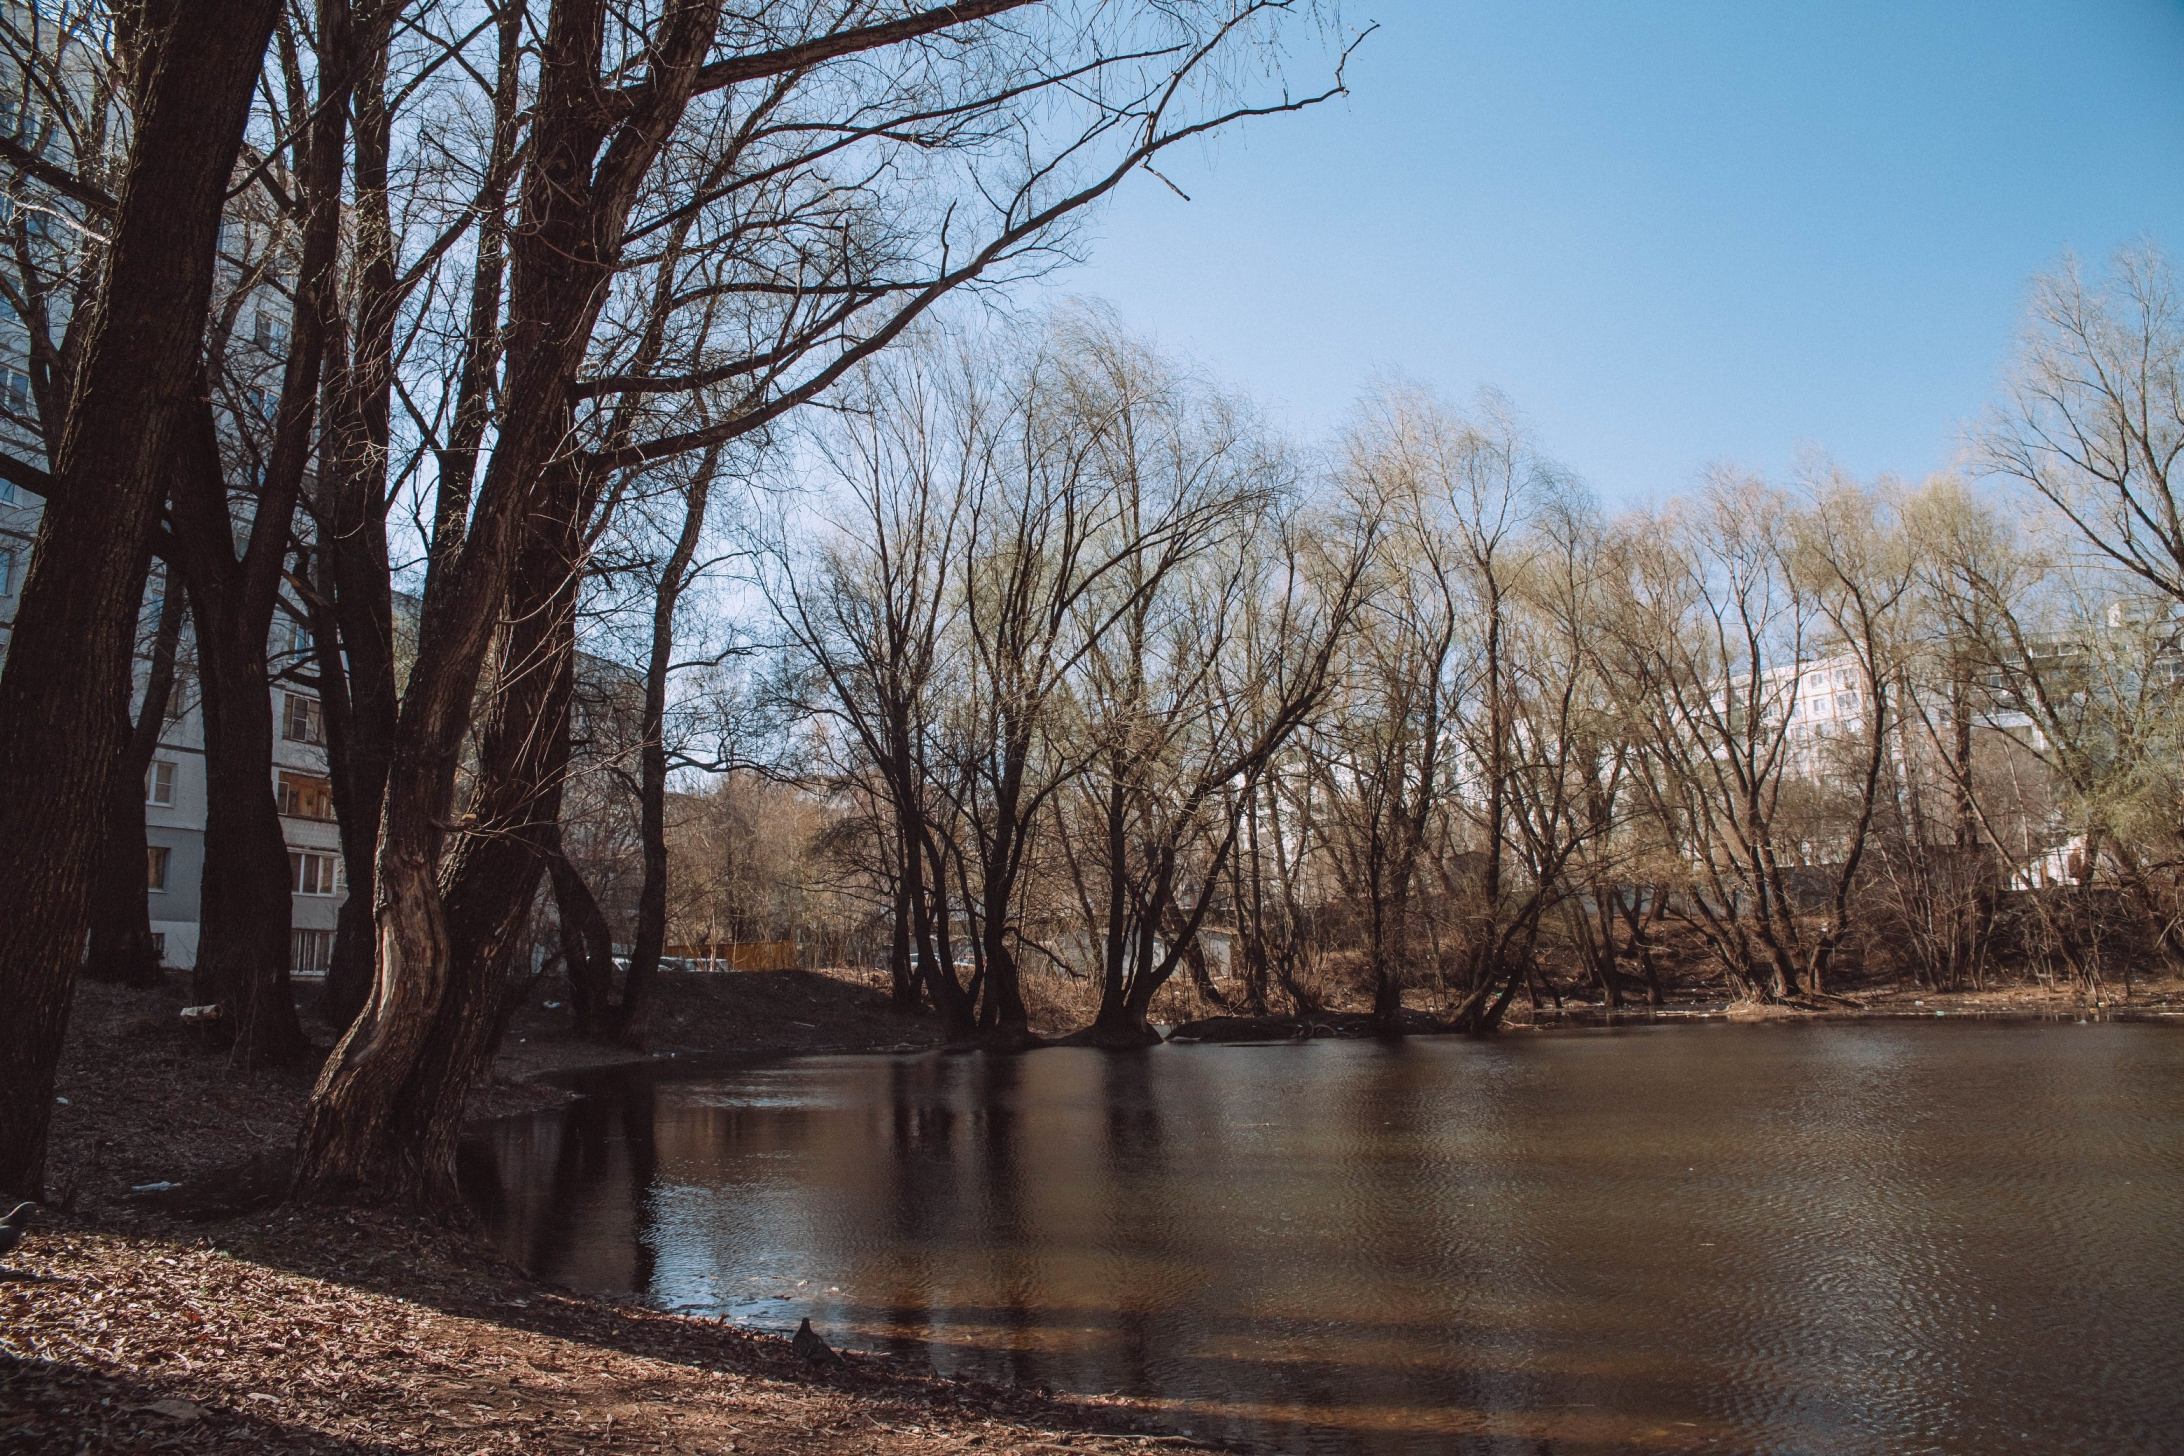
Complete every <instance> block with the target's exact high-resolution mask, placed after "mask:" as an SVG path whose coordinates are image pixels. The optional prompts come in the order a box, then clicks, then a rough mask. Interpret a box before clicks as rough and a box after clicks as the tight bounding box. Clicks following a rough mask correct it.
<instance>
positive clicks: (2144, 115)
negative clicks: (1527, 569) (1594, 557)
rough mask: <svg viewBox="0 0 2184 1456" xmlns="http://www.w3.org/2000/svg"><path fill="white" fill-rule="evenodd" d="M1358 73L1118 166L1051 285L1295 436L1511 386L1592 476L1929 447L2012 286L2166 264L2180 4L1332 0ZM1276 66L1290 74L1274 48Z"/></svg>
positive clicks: (1652, 478) (1608, 491)
mask: <svg viewBox="0 0 2184 1456" xmlns="http://www.w3.org/2000/svg"><path fill="white" fill-rule="evenodd" d="M1344 3H1345V15H1344V18H1345V20H1346V22H1348V23H1349V24H1350V25H1352V26H1353V27H1354V26H1357V25H1359V24H1362V23H1363V22H1367V21H1373V20H1377V21H1379V22H1380V30H1379V32H1378V33H1377V34H1375V35H1374V36H1372V37H1371V39H1369V40H1368V41H1367V42H1366V43H1365V46H1364V48H1363V50H1361V51H1360V53H1359V54H1358V56H1357V58H1356V60H1355V61H1354V62H1353V64H1352V68H1351V75H1350V80H1351V89H1352V92H1353V94H1352V96H1351V97H1350V99H1349V100H1347V101H1338V102H1336V103H1333V104H1332V105H1330V106H1328V107H1325V108H1323V109H1321V110H1319V111H1317V112H1310V113H1307V114H1305V115H1303V116H1301V117H1294V118H1281V119H1275V120H1271V121H1265V122H1260V123H1257V124H1255V125H1254V126H1253V127H1252V128H1251V130H1250V133H1249V135H1247V136H1241V137H1235V138H1230V139H1226V140H1223V141H1222V142H1220V143H1219V144H1218V145H1216V146H1214V147H1212V148H1210V149H1207V150H1203V151H1200V152H1195V153H1192V154H1190V155H1186V156H1180V157H1178V158H1176V159H1174V161H1173V162H1172V164H1165V165H1164V166H1163V170H1164V171H1166V172H1167V173H1169V175H1171V176H1173V177H1174V178H1175V180H1176V181H1177V182H1178V184H1179V185H1181V186H1182V187H1183V188H1184V190H1185V191H1187V192H1189V193H1190V194H1191V196H1192V198H1193V199H1194V200H1192V201H1190V202H1184V201H1182V200H1180V199H1179V198H1177V197H1175V196H1174V195H1173V194H1172V193H1170V192H1168V191H1166V190H1165V189H1163V188H1162V187H1160V186H1159V184H1158V183H1156V182H1154V181H1153V180H1152V179H1151V178H1145V177H1139V178H1135V179H1133V180H1132V185H1131V186H1130V187H1129V188H1128V189H1127V191H1126V193H1125V195H1124V196H1122V197H1121V198H1120V199H1118V200H1117V202H1116V203H1115V204H1114V205H1113V206H1112V207H1111V209H1110V210H1109V211H1108V212H1107V213H1106V214H1105V215H1104V216H1103V217H1102V218H1101V219H1100V221H1099V223H1098V225H1097V229H1096V235H1095V238H1094V241H1093V245H1092V248H1093V251H1092V257H1091V261H1090V262H1089V263H1088V264H1087V265H1086V266H1084V267H1081V268H1076V269H1072V270H1070V271H1069V272H1068V273H1066V274H1065V275H1064V276H1063V277H1061V278H1059V279H1057V280H1056V282H1055V285H1054V286H1056V287H1058V288H1060V289H1063V290H1065V291H1067V292H1072V293H1085V294H1093V295H1097V296H1101V297H1104V298H1107V299H1109V300H1111V301H1112V302H1113V303H1114V304H1115V305H1116V306H1117V308H1118V309H1119V310H1120V312H1121V313H1122V315H1123V317H1124V318H1125V320H1127V321H1128V322H1129V323H1130V324H1132V325H1133V326H1134V327H1136V328H1138V329H1140V330H1142V331H1144V332H1146V333H1148V334H1149V335H1151V336H1152V337H1153V338H1155V339H1156V340H1158V341H1159V342H1160V343H1162V344H1163V345H1165V346H1167V347H1169V348H1172V349H1174V350H1176V351H1178V352H1180V353H1182V354H1183V355H1185V356H1186V357H1189V358H1192V359H1195V360H1197V361H1198V362H1199V363H1200V364H1202V365H1203V366H1205V368H1206V369H1207V370H1208V371H1209V372H1210V373H1212V374H1213V375H1215V376H1216V377H1219V378H1222V379H1224V380H1226V381H1228V382H1230V383H1233V384H1235V385H1239V386H1241V387H1243V388H1244V389H1246V390H1247V391H1249V392H1250V393H1251V394H1253V395H1254V396H1256V397H1257V398H1258V399H1260V400H1261V401H1262V402H1263V403H1264V404H1265V405H1266V406H1267V407H1268V408H1269V410H1270V412H1272V413H1273V414H1274V415H1275V417H1276V418H1277V419H1280V420H1283V421H1285V422H1286V423H1287V424H1288V425H1289V426H1291V427H1292V428H1293V429H1295V430H1297V431H1298V432H1300V433H1303V434H1307V435H1309V434H1313V433H1315V432H1319V431H1323V430H1327V429H1330V428H1332V427H1334V426H1335V425H1337V424H1339V423H1340V421H1341V420H1342V418H1343V416H1344V415H1345V413H1346V412H1347V410H1348V409H1349V407H1350V405H1351V403H1352V402H1353V401H1354V400H1355V398H1356V397H1357V395H1358V394H1359V392H1360V391H1361V390H1362V389H1363V388H1364V386H1365V385H1366V384H1367V382H1368V381H1370V380H1371V379H1372V378H1374V377H1375V376H1376V375H1377V374H1385V373H1390V372H1395V373H1400V374H1402V375H1405V376H1408V377H1410V378H1413V379H1416V380H1418V381H1420V382H1422V383H1425V384H1428V385H1431V386H1433V387H1434V388H1436V389H1439V390H1441V391H1442V392H1444V393H1446V394H1448V395H1450V396H1452V397H1456V398H1459V399H1460V398H1462V397H1464V396H1466V395H1468V394H1469V393H1470V392H1471V391H1473V390H1474V389H1476V388H1477V387H1479V386H1480V385H1493V386H1495V387H1498V388H1500V389H1501V390H1503V391H1504V392H1505V393H1507V394H1508V395H1509V396H1510V397H1511V398H1512V399H1513V400H1514V401H1515V403H1516V404H1517V406H1518V407H1519V408H1520V409H1521V410H1522V411H1523V412H1524V414H1525V415H1526V416H1527V418H1528V419H1529V420H1530V421H1531V423H1532V424H1533V426H1534V428H1535V429H1536V430H1537V432H1538V433H1539V435H1540V437H1541V442H1542V444H1543V445H1544V446H1545V447H1546V448H1547V450H1548V451H1549V453H1551V454H1552V455H1554V456H1555V457H1556V458H1558V459H1560V460H1561V461H1562V462H1563V463H1565V464H1566V465H1568V466H1570V467H1571V468H1573V469H1574V470H1576V471H1577V472H1578V473H1579V474H1580V475H1581V476H1582V477H1583V478H1584V479H1585V480H1586V481H1587V482H1588V483H1590V484H1591V486H1592V487H1593V489H1594V490H1595V491H1597V492H1598V493H1599V494H1600V495H1601V496H1602V497H1603V498H1604V499H1606V500H1607V501H1609V502H1611V503H1612V502H1618V501H1631V500H1637V499H1645V498H1657V497H1659V496H1663V495H1666V494H1669V493H1672V492H1675V491H1678V490H1681V489H1682V488H1684V487H1685V486H1686V485H1688V484H1689V483H1690V482H1691V481H1692V480H1693V479H1694V478H1695V477H1696V475H1697V473H1698V472H1699V471H1700V470H1701V469H1702V468H1703V467H1704V466H1705V465H1706V464H1707V463H1708V462H1710V461H1715V460H1724V461H1733V462H1736V463H1739V464H1742V465H1746V466H1750V467H1753V468H1756V469H1761V470H1765V471H1769V472H1772V473H1785V472H1787V471H1788V470H1789V469H1790V468H1791V467H1792V466H1793V464H1794V462H1795V461H1796V460H1797V458H1798V456H1799V453H1800V451H1801V450H1803V449H1805V448H1808V447H1813V446H1817V447H1819V448H1821V449H1823V450H1825V451H1827V452H1828V453H1829V454H1831V455H1832V456H1833V457H1834V458H1835V459H1837V460H1838V461H1839V462H1840V463H1842V464H1843V465H1844V466H1846V467H1847V468H1849V469H1851V470H1853V471H1855V472H1857V473H1858V474H1860V475H1868V476H1870V475H1874V474H1878V473H1880V472H1883V471H1892V472H1895V473H1898V474H1902V475H1907V476H1913V477H1916V476H1921V475H1924V474H1925V473H1927V472H1929V471H1931V470H1935V469H1938V468H1941V467H1943V466H1945V465H1947V464H1948V463H1949V462H1950V461H1951V459H1952V457H1953V456H1954V454H1955V452H1956V450H1957V446H1958V442H1959V440H1960V438H1961V435H1962V431H1963V427H1964V425H1965V424H1966V423H1967V422H1969V421H1971V420H1974V419H1975V418H1976V417H1977V416H1978V414H1979V413H1980V411H1981V410H1982V409H1983V408H1984V406H1985V404H1986V402H1987V400H1988V399H1989V398H1990V397H1991V395H1992V393H1993V391H1994V386H1995V384H1996V382H1997V380H1998V379H1999V377H2000V375H2001V372H2002V370H2003V368H2004V366H2005V364H2006V362H2007V359H2008V356H2009V351H2010V346H2011V341H2012V339H2013V336H2014V335H2015V333H2016V331H2017V329H2018V327H2019V324H2020V321H2021V319H2022V315H2023V308H2024V304H2025V298H2026V284H2027V282H2028V280H2029V279H2030V278H2031V276H2032V275H2033V274H2034V273H2036V272H2038V271H2041V270H2043V269H2045V268H2048V267H2050V266H2052V265H2053V264H2054V263H2055V262H2056V260H2057V259H2058V258H2060V257H2061V255H2062V254H2063V253H2064V251H2065V250H2066V249H2068V250H2074V251H2075V252H2076V253H2078V254H2079V256H2081V257H2082V258H2084V259H2086V260H2088V261H2089V262H2097V261H2101V260H2105V258H2106V257H2107V256H2108V255H2109V254H2110V253H2111V252H2112V251H2113V250H2114V249H2115V248H2116V247H2117V246H2118V245H2120V244H2123V243H2126V242H2128V241H2131V240H2134V239H2152V240H2154V241H2156V242H2158V243H2160V244H2161V245H2162V246H2164V247H2165V248H2166V249H2167V250H2168V251H2169V253H2170V255H2171V257H2172V258H2174V259H2176V261H2177V262H2178V263H2179V265H2180V266H2184V0H1897V3H1873V0H1859V3H1850V0H1809V3H1801V4H1784V3H1755V0H1739V3H1729V0H1621V3H1607V0H1532V3H1528V0H1344ZM1295 74H1296V76H1297V78H1298V79H1299V80H1300V82H1301V81H1303V80H1305V79H1307V78H1308V77H1309V76H1310V74H1311V72H1310V71H1309V69H1308V66H1307V60H1306V58H1305V57H1303V56H1300V57H1299V58H1298V61H1297V65H1296V67H1295Z"/></svg>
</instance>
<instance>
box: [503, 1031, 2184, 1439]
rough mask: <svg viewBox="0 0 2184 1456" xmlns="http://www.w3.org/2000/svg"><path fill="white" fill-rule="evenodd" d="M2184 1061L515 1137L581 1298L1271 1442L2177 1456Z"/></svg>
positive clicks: (1361, 1079)
mask: <svg viewBox="0 0 2184 1456" xmlns="http://www.w3.org/2000/svg"><path fill="white" fill-rule="evenodd" d="M2180 1072H2184V1039H2179V1038H2177V1037H2176V1035H2175V1033H2174V1030H2173V1029H2171V1028H2160V1027H2149V1026H2129V1025H2106V1026H2083V1027H2080V1026H2068V1025H2049V1026H1995V1025H1979V1024H1958V1023H1946V1024H1944V1023H1933V1024H1929V1023H1893V1022H1883V1023H1866V1024H1850V1025H1828V1026H1819V1027H1802V1026H1790V1027H1785V1026H1770V1025H1758V1026H1704V1027H1690V1028H1674V1029H1664V1028H1642V1029H1634V1030H1628V1031H1620V1030H1619V1031H1600V1032H1578V1033H1569V1034H1551V1035H1539V1036H1527V1037H1522V1038H1515V1037H1512V1038H1507V1039H1504V1040H1502V1041H1498V1042H1491V1043H1478V1042H1469V1041H1455V1040H1448V1041H1440V1040H1436V1041H1429V1042H1417V1043H1412V1044H1410V1045H1406V1046H1400V1047H1385V1046H1379V1045H1375V1044H1368V1043H1320V1044H1314V1045H1310V1046H1300V1047H1295V1048H1282V1049H1271V1050H1270V1049H1263V1048H1260V1049H1252V1050H1250V1051H1249V1052H1248V1053H1247V1052H1243V1051H1239V1050H1236V1049H1227V1048H1217V1047H1205V1048H1189V1049H1186V1048H1178V1047H1169V1048H1160V1049H1157V1050H1155V1051H1152V1052H1149V1053H1145V1054H1140V1055H1113V1056H1111V1055H1103V1054H1100V1053H1096V1052H1089V1051H1047V1052H1040V1053H1037V1054H1034V1055H1032V1056H1028V1057H1022V1058H992V1057H951V1058H940V1057H912V1058H894V1059H888V1058H822V1059H812V1060H806V1061H798V1062H791V1063H786V1064H781V1065H777V1066H773V1067H768V1068H761V1069H752V1070H748V1071H745V1072H742V1073H738V1074H736V1075H733V1076H726V1077H719V1078H715V1079H712V1080H707V1081H692V1082H687V1083H679V1084H678V1083H653V1084H643V1085H640V1084H632V1085H631V1087H630V1088H629V1089H628V1090H627V1091H626V1092H624V1093H620V1094H614V1095H603V1096H599V1097H593V1098H588V1099H586V1100H584V1101H583V1102H580V1103H578V1104H575V1105H573V1106H571V1107H569V1108H566V1109H560V1110H557V1111H555V1112H552V1113H547V1114H542V1115H540V1116H539V1117H536V1118H531V1119H526V1120H519V1121H516V1122H512V1123H504V1124H501V1125H499V1126H497V1127H496V1128H495V1129H494V1130H493V1131H492V1133H491V1135H490V1139H489V1141H488V1142H487V1143H486V1144H484V1145H481V1146H479V1147H475V1148H473V1149H472V1150H471V1153H472V1156H471V1157H470V1158H469V1159H468V1162H469V1165H470V1166H471V1168H472V1169H473V1171H474V1172H476V1173H477V1174H478V1175H479V1176H480V1178H481V1179H482V1180H484V1181H485V1182H486V1183H488V1184H490V1186H491V1191H490V1194H489V1196H481V1207H483V1208H484V1209H485V1210H486V1214H487V1216H488V1218H489V1219H490V1220H491V1221H492V1222H493V1223H494V1224H495V1226H496V1227H497V1228H498V1229H499V1232H500V1236H501V1238H502V1240H503V1242H504V1244H505V1245H506V1247H507V1248H508V1250H509V1251H510V1253H512V1254H513V1255H514V1256H515V1257H517V1258H519V1259H521V1260H523V1261H524V1262H526V1263H527V1264H529V1265H530V1266H531V1267H533V1268H535V1269H537V1270H539V1271H540V1272H541V1273H543V1274H546V1275H547V1276H549V1277H552V1278H555V1279H559V1280H562V1281H565V1282H569V1283H572V1284H576V1285H578V1286H580V1287H588V1288H594V1289H600V1290H612V1291H618V1292H619V1291H633V1292H637V1293H641V1294H643V1295H646V1296H648V1297H650V1298H651V1299H653V1300H655V1301H656V1302H658V1303H660V1304H662V1305H665V1306H668V1307H676V1308H693V1309H698V1310H703V1311H706V1312H719V1313H728V1314H732V1315H735V1316H736V1317H738V1318H744V1319H748V1320H751V1321H753V1322H754V1323H759V1324H765V1325H770V1326H773V1327H777V1328H787V1327H790V1326H793V1324H794V1323H795V1321H796V1320H797V1319H798V1318H801V1317H803V1316H804V1315H807V1314H808V1315H810V1316H811V1317H812V1318H813V1319H814V1321H816V1322H818V1323H819V1324H820V1325H821V1326H822V1327H824V1328H826V1329H828V1330H829V1331H830V1332H831V1333H833V1334H835V1335H836V1336H837V1337H838V1338H839V1339H841V1340H843V1341H844V1342H846V1343H850V1344H853V1345H862V1346H864V1347H866V1348H874V1349H887V1350H893V1351H896V1352H898V1353H904V1354H910V1355H915V1356H917V1357H919V1358H923V1359H931V1360H932V1361H933V1362H934V1363H935V1364H937V1365H939V1366H940V1367H941V1368H943V1369H945V1370H950V1371H960V1372H965V1373H973V1374H979V1375H984V1376H988V1377H993V1378H1001V1379H1018V1380H1023V1381H1027V1382H1037V1383H1042V1384H1047V1385H1052V1386H1054V1387H1057V1388H1060V1389H1073V1390H1081V1391H1105V1390H1122V1391H1126V1392H1129V1393H1132V1394H1135V1395H1138V1396H1140V1397H1142V1398H1144V1399H1146V1400H1147V1401H1149V1402H1152V1403H1154V1404H1156V1405H1158V1406H1159V1407H1161V1408H1162V1409H1164V1410H1167V1411H1169V1412H1171V1413H1172V1415H1173V1417H1174V1419H1175V1422H1176V1424H1177V1425H1179V1426H1188V1427H1190V1428H1191V1429H1193V1430H1197V1431H1200V1432H1201V1433H1210V1434H1218V1435H1221V1436H1224V1437H1226V1438H1229V1439H1235V1440H1249V1441H1254V1442H1257V1443H1259V1444H1261V1445H1263V1446H1266V1447H1269V1448H1271V1449H1278V1450H1284V1451H1288V1450H1299V1451H1325V1452H1345V1453H1347V1452H1359V1453H1375V1456H1378V1453H1406V1456H1407V1453H1423V1452H1440V1451H1448V1450H1460V1451H1482V1452H1484V1451H1500V1450H1511V1451H1515V1450H1523V1451H1526V1452H1537V1451H1540V1450H1543V1449H1544V1450H1556V1449H1567V1450H1571V1451H1578V1450H1624V1449H1635V1450H1655V1451H1681V1450H1739V1451H1743V1450H1751V1451H1779V1452H1793V1451H1813V1450H1826V1451H1830V1452H1864V1451H1870V1452H1875V1453H1882V1452H1886V1453H1895V1452H1906V1451H1933V1452H1943V1453H1974V1452H1976V1453H1982V1456H1984V1453H1990V1452H2025V1453H2033V1452H2050V1451H2071V1450H2079V1451H2110V1450H2132V1449H2138V1450H2155V1449H2160V1448H2161V1446H2162V1443H2163V1442H2164V1441H2166V1440H2169V1439H2170V1438H2171V1437H2172V1436H2173V1435H2174V1433H2175V1432H2177V1431H2179V1430H2184V1355H2180V1353H2179V1348H2178V1343H2177V1341H2176V1340H2175V1339H2174V1333H2175V1330H2176V1329H2177V1328H2178V1326H2179V1324H2180V1322H2184V1076H2179V1073H2180Z"/></svg>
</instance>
